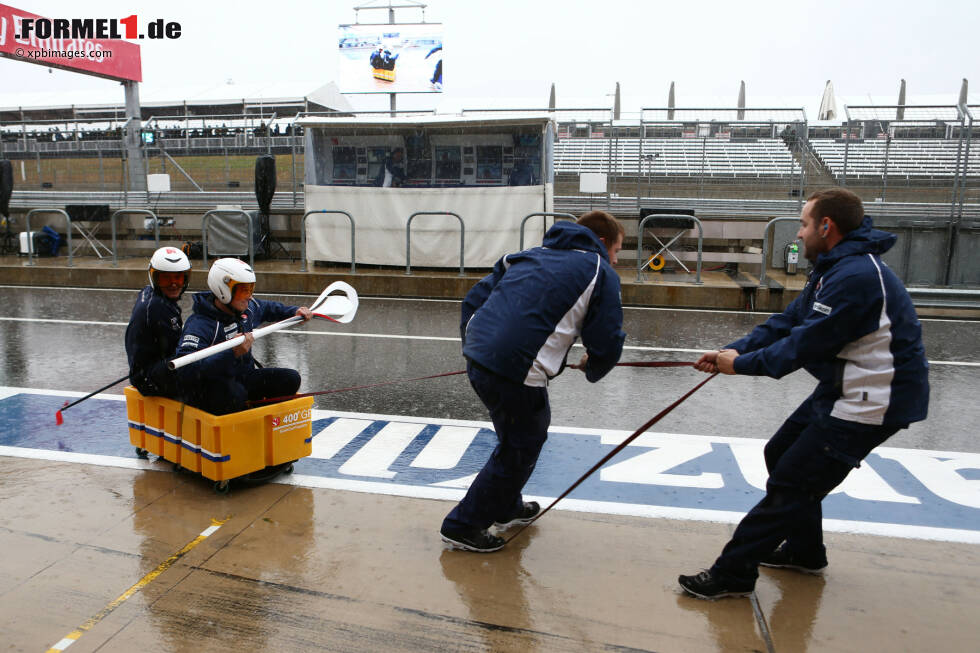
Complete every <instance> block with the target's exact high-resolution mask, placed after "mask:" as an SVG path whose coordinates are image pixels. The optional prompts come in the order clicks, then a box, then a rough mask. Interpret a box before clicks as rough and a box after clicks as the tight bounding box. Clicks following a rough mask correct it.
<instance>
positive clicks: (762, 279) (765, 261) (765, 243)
mask: <svg viewBox="0 0 980 653" xmlns="http://www.w3.org/2000/svg"><path fill="white" fill-rule="evenodd" d="M790 221H792V222H799V221H800V219H799V218H796V217H793V218H791V217H782V218H773V219H772V220H770V221H769V222H767V223H766V228H765V229H763V231H762V267H761V268H760V270H759V285H760V286H765V285H766V268H767V267H768V265H769V232H770V231H772V229H773V228H774V226H775V224H776V223H777V222H790Z"/></svg>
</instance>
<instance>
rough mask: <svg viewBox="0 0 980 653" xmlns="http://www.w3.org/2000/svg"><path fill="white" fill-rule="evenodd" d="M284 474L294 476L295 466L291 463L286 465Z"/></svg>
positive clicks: (283, 470)
mask: <svg viewBox="0 0 980 653" xmlns="http://www.w3.org/2000/svg"><path fill="white" fill-rule="evenodd" d="M282 473H283V474H292V473H293V464H292V463H289V464H288V465H286V466H285V467H283V469H282Z"/></svg>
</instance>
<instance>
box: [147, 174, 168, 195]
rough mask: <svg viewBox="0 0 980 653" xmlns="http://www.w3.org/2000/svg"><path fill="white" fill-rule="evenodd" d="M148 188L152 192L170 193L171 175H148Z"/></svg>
mask: <svg viewBox="0 0 980 653" xmlns="http://www.w3.org/2000/svg"><path fill="white" fill-rule="evenodd" d="M146 190H148V191H149V192H151V193H169V192H170V175H147V176H146Z"/></svg>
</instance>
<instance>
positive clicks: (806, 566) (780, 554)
mask: <svg viewBox="0 0 980 653" xmlns="http://www.w3.org/2000/svg"><path fill="white" fill-rule="evenodd" d="M759 564H760V565H762V566H763V567H775V568H777V569H794V570H796V571H802V572H803V573H804V574H822V573H823V570H824V569H826V568H827V560H826V559H824V560H823V562H822V563H816V564H814V563H811V562H806V561H804V560H801V559H800V558H798V557H796V556H795V555H793V553H792V552H791V551H789V550H787V548H786V544H785V543H784V544H782V545H780V546H779V548H778V549H776V550H775V551H773V552H772V553H770V554H769V555H768V556H766V557H765V558H764V559H763V560H761V561H760V562H759Z"/></svg>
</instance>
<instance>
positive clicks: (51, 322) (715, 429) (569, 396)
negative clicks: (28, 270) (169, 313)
mask: <svg viewBox="0 0 980 653" xmlns="http://www.w3.org/2000/svg"><path fill="white" fill-rule="evenodd" d="M136 292H137V291H136V290H132V291H117V290H89V289H60V288H24V287H0V385H4V386H14V387H26V388H46V389H56V390H74V391H84V392H89V391H92V390H95V389H97V388H99V387H101V386H103V385H105V384H107V383H109V382H111V381H113V380H115V379H117V378H120V377H122V376H124V375H125V374H126V371H127V363H126V355H125V349H124V347H123V335H124V333H125V325H126V323H127V321H128V320H129V315H130V312H131V309H132V305H133V302H134V301H135V298H136ZM258 296H259V297H260V298H261V299H274V300H277V301H283V302H285V303H290V304H298V305H303V304H307V303H309V302H310V301H312V299H313V298H312V297H309V296H296V295H292V296H278V295H275V296H273V295H261V294H260V295H258ZM190 305H191V301H190V293H188V294H187V295H185V297H184V299H183V300H182V301H181V306H182V307H183V310H184V315H185V318H186V316H187V315H188V313H189V311H190ZM459 309H460V303H459V302H458V301H431V300H402V299H386V298H371V297H364V298H361V303H360V308H359V310H358V313H357V316H356V318H355V320H354V321H353V322H352V323H350V324H346V325H340V324H332V323H328V322H324V321H315V322H312V323H309V324H307V325H303V326H301V327H298V328H295V329H292V330H289V331H288V332H280V333H277V334H272V335H270V336H268V337H266V338H264V339H261V340H259V341H257V342H256V345H255V349H254V352H255V355H256V358H257V359H258V360H260V361H261V362H262V363H263V364H264V365H266V366H284V367H293V368H296V369H298V370H299V371H300V373H301V374H302V376H303V384H302V386H301V389H300V390H301V392H311V391H319V390H329V389H339V388H347V387H351V386H362V385H369V384H375V383H381V382H385V381H391V380H396V379H408V378H413V377H419V376H427V375H433V374H440V373H444V372H452V371H457V370H461V369H463V366H464V361H463V359H462V356H461V354H460V343H459V340H458V338H459ZM11 318H14V319H11ZM765 319H766V314H764V313H734V312H722V311H692V310H671V309H643V308H626V309H625V323H624V329H625V331H626V333H627V340H626V347H627V349H626V351H625V352H624V355H623V361H660V360H672V361H693V360H694V359H695V358H697V353H695V352H693V351H669V350H672V349H680V350H705V349H714V348H718V347H721V346H723V345H725V344H727V343H728V342H731V341H732V340H734V339H736V338H738V337H740V336H741V335H743V334H744V333H746V332H747V331H748V330H750V329H751V328H752V327H753V326H754V325H755V324H758V323H760V322H762V321H764V320H765ZM922 325H923V337H924V341H925V346H926V353H927V356H928V358H929V360H930V361H931V362H932V363H933V364H932V365H931V370H930V384H931V388H932V396H931V403H930V409H929V418H928V420H926V421H925V422H923V423H919V424H915V425H912V427H910V428H909V429H907V430H904V431H901V432H899V433H898V434H896V435H895V436H894V437H893V438H892V439H891V440H889V442H888V444H889V445H890V446H896V447H909V448H920V449H933V450H944V451H963V452H980V442H978V441H977V438H976V435H977V432H978V426H980V403H978V402H977V401H976V396H977V393H978V390H980V366H978V365H973V366H969V365H958V364H955V363H980V322H977V321H965V320H962V321H961V320H931V319H929V320H923V321H922ZM645 348H653V349H645ZM665 350H668V351H665ZM582 351H583V350H582V349H581V348H576V349H573V353H572V355H571V356H570V359H572V358H574V359H577V358H578V357H579V355H580V354H581V352H582ZM951 363H954V364H951ZM703 378H704V377H703V375H702V374H700V373H699V372H696V371H694V370H692V369H686V368H664V369H650V368H618V369H616V370H614V371H613V372H611V373H610V374H609V375H608V376H607V377H606V378H605V379H603V380H602V381H600V382H599V383H598V384H590V383H588V382H586V380H585V378H584V376H583V375H582V374H581V373H579V372H577V371H575V370H570V369H569V370H566V371H565V372H564V373H563V374H562V375H561V376H559V377H558V378H557V379H555V380H554V381H553V382H552V384H551V386H550V388H549V393H550V397H551V406H552V424H553V425H555V426H563V427H588V428H603V429H616V430H622V431H632V430H634V429H635V428H637V427H638V426H640V425H641V424H643V423H644V422H646V421H647V420H648V419H649V418H650V417H652V416H653V415H654V414H656V413H657V412H659V411H660V410H661V409H663V408H664V407H666V406H668V405H669V404H670V403H672V402H673V401H674V400H675V399H677V398H678V397H680V396H681V395H682V394H684V393H685V392H686V391H687V390H689V389H690V388H692V387H693V386H694V385H696V384H697V383H698V382H700V381H701V380H703ZM814 383H815V382H814V380H813V379H812V378H811V377H810V376H809V375H808V374H807V373H806V372H803V371H798V372H795V373H793V374H791V375H789V376H787V377H785V378H783V379H781V380H778V381H777V380H773V379H768V378H759V377H725V376H718V377H716V378H715V379H713V380H712V381H711V382H710V383H708V384H707V385H705V386H704V387H703V388H702V389H701V390H700V391H698V392H697V393H695V394H694V395H693V396H692V397H691V398H690V399H688V400H687V401H686V402H684V403H683V404H682V405H680V406H679V407H678V408H677V409H676V410H674V411H673V412H672V413H671V414H670V415H668V416H667V417H666V418H664V419H663V420H662V421H661V422H659V423H658V424H657V425H656V426H655V427H654V429H653V430H655V431H660V432H666V433H686V434H696V435H712V436H732V437H756V438H768V437H769V436H770V435H771V434H772V432H773V431H775V429H776V428H778V427H779V425H780V424H781V423H782V420H783V419H784V418H785V417H786V416H787V415H788V414H789V413H790V412H792V410H793V409H794V408H795V407H796V405H797V404H798V403H799V402H800V401H802V400H803V399H804V398H805V397H806V396H807V395H808V394H809V392H810V391H811V390H812V388H813V386H814ZM122 387H123V384H120V385H117V386H115V387H113V388H111V389H110V390H108V391H107V392H111V393H117V394H118V393H121V389H122ZM315 406H316V407H317V408H321V409H331V410H340V411H348V412H359V413H373V414H384V415H411V416H419V417H436V418H450V419H463V420H481V421H485V420H487V414H486V410H485V408H484V407H483V405H482V404H481V403H480V401H479V400H478V399H477V398H476V396H475V394H474V393H473V391H472V390H471V389H470V387H469V385H468V382H467V381H466V377H465V376H464V375H456V376H448V377H444V378H437V379H431V380H423V381H412V382H405V383H398V384H392V385H386V386H383V387H376V388H366V389H360V390H353V391H350V392H342V393H336V394H329V395H324V396H321V397H317V399H316V404H315Z"/></svg>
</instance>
